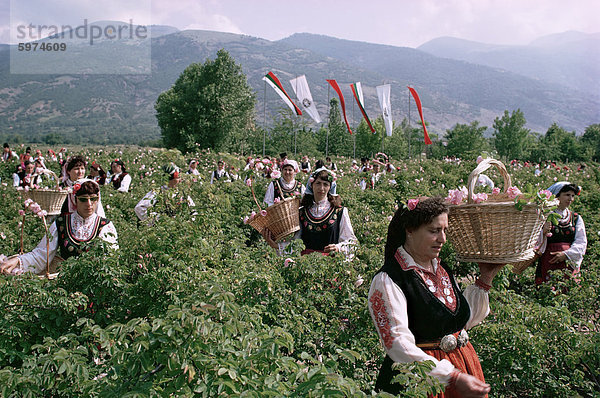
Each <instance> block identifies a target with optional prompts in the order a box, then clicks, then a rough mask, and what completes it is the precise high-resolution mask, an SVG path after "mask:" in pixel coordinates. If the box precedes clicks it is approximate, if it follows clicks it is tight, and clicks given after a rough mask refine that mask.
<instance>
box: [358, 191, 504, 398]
mask: <svg viewBox="0 0 600 398" xmlns="http://www.w3.org/2000/svg"><path fill="white" fill-rule="evenodd" d="M447 228H448V206H447V205H446V204H445V203H444V202H443V200H442V199H441V198H419V199H411V200H409V201H408V204H407V206H404V207H403V208H400V209H398V211H396V213H395V214H394V217H393V218H392V221H391V222H390V225H389V227H388V238H387V242H386V246H385V256H384V258H385V260H384V265H383V267H382V268H381V269H380V271H379V272H378V273H377V274H376V275H375V277H374V278H373V281H372V283H371V288H370V290H369V300H368V306H369V312H370V313H371V317H372V319H373V322H374V323H375V326H376V329H377V332H378V334H379V337H380V338H381V341H382V343H383V347H384V349H385V352H386V354H387V355H386V357H385V360H384V361H383V365H382V367H381V370H380V372H379V376H378V378H377V383H376V386H375V387H376V389H377V390H379V391H386V392H388V393H391V394H399V393H400V392H401V391H402V388H403V386H402V385H399V384H395V383H392V382H391V381H392V379H393V377H394V376H395V375H396V374H397V372H396V371H394V370H392V364H393V363H394V362H400V363H412V362H414V361H425V360H430V361H432V362H433V364H434V368H433V369H432V370H431V372H430V375H431V376H433V377H436V378H437V379H438V380H439V381H440V382H441V383H442V384H445V385H446V388H445V391H444V392H443V393H441V394H439V395H438V397H444V398H448V397H467V396H468V397H486V396H487V393H488V392H489V391H490V387H489V385H488V384H486V383H485V381H484V377H483V371H482V369H481V364H480V362H479V359H478V358H477V354H476V353H475V350H474V349H473V346H472V345H471V343H470V342H469V341H468V335H467V333H466V331H465V329H469V328H471V327H473V326H475V325H477V324H478V323H480V322H481V321H482V320H483V319H484V318H485V317H486V316H487V315H488V313H489V296H488V291H489V289H490V288H491V284H492V280H493V278H494V276H495V275H496V274H497V273H498V271H499V270H500V269H501V268H502V265H497V264H479V268H480V272H481V274H480V276H479V278H478V279H477V280H476V282H475V283H474V284H473V285H471V286H468V287H467V288H466V289H465V291H464V292H461V290H460V289H459V287H458V284H457V283H456V280H455V279H454V277H453V275H452V274H451V272H450V271H449V270H448V269H447V268H446V267H445V265H444V264H442V263H440V259H439V254H440V251H441V249H442V246H443V245H444V243H445V242H446V230H447Z"/></svg>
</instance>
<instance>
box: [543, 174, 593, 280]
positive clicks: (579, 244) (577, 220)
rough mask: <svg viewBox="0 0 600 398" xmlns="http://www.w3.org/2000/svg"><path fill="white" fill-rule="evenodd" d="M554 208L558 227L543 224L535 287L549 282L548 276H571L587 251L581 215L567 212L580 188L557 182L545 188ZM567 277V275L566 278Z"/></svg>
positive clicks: (565, 182) (547, 223) (576, 270)
mask: <svg viewBox="0 0 600 398" xmlns="http://www.w3.org/2000/svg"><path fill="white" fill-rule="evenodd" d="M548 191H550V192H552V193H553V194H554V195H555V196H556V199H558V206H557V208H556V209H555V210H554V213H556V214H557V215H558V218H559V219H558V224H557V225H552V224H551V223H550V222H546V223H545V224H544V227H543V228H542V232H541V233H540V237H539V239H538V252H539V253H542V255H541V257H540V259H539V261H538V265H537V268H536V270H535V284H536V285H541V284H542V283H545V282H547V281H548V280H549V279H550V275H549V272H550V271H555V270H561V269H562V270H568V271H569V273H568V274H570V275H571V276H572V275H575V274H577V273H578V272H579V268H580V266H581V262H582V261H583V255H584V254H585V251H586V249H587V236H586V234H585V225H584V223H583V219H582V218H581V215H579V214H577V213H574V212H572V211H571V210H569V206H570V205H571V203H573V201H574V200H575V196H577V195H579V194H580V193H581V188H580V187H578V186H577V185H575V184H571V183H570V182H567V181H561V182H557V183H556V184H554V185H552V186H551V187H550V188H548ZM568 274H567V275H568Z"/></svg>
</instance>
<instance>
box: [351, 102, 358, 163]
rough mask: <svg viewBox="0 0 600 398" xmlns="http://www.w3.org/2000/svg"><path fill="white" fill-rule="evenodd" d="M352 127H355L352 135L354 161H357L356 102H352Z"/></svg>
mask: <svg viewBox="0 0 600 398" xmlns="http://www.w3.org/2000/svg"><path fill="white" fill-rule="evenodd" d="M352 126H354V134H352V141H353V146H354V149H353V152H352V159H356V131H357V130H356V125H355V124H354V101H352Z"/></svg>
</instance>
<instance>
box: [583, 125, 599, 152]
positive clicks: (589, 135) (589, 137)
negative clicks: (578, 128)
mask: <svg viewBox="0 0 600 398" xmlns="http://www.w3.org/2000/svg"><path fill="white" fill-rule="evenodd" d="M581 144H582V145H583V147H584V148H585V150H586V154H588V156H587V158H588V159H589V158H591V159H592V160H595V161H598V160H600V124H592V125H590V126H587V127H586V129H585V133H583V136H582V137H581Z"/></svg>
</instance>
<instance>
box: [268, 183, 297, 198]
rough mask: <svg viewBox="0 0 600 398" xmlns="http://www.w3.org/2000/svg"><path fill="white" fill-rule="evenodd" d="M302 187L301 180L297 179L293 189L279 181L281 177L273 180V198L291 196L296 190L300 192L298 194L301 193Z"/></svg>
mask: <svg viewBox="0 0 600 398" xmlns="http://www.w3.org/2000/svg"><path fill="white" fill-rule="evenodd" d="M300 188H301V184H300V182H299V181H296V182H295V183H294V186H293V187H292V188H291V189H285V188H284V187H283V186H282V185H281V183H280V182H279V179H277V180H275V181H273V199H275V198H279V199H282V200H283V199H285V198H291V197H292V196H294V192H298V194H300Z"/></svg>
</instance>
